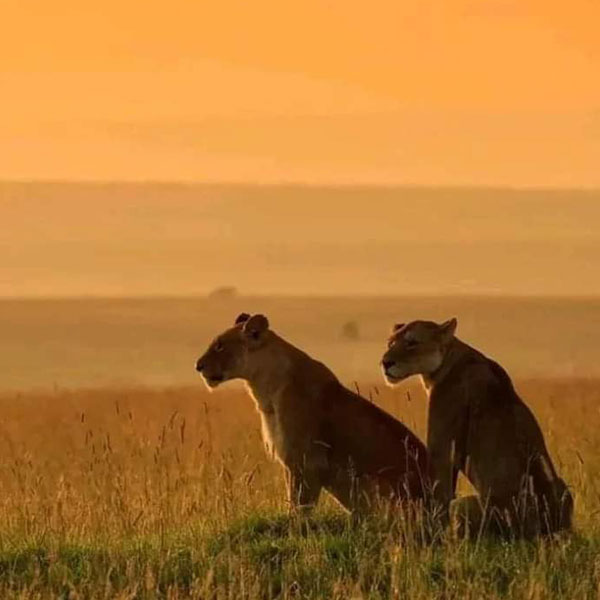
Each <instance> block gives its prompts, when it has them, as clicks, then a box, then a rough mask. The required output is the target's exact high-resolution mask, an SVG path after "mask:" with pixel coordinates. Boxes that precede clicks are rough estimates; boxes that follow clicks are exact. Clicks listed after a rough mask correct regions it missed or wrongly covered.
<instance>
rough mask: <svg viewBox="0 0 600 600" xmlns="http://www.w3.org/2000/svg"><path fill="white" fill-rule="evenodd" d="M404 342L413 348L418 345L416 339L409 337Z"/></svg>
mask: <svg viewBox="0 0 600 600" xmlns="http://www.w3.org/2000/svg"><path fill="white" fill-rule="evenodd" d="M405 344H406V347H407V348H415V347H416V346H418V345H419V342H417V340H413V339H409V340H405Z"/></svg>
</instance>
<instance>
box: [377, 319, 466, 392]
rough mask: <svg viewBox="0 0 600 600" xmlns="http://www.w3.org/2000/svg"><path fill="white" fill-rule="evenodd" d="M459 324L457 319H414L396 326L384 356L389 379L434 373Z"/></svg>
mask: <svg viewBox="0 0 600 600" xmlns="http://www.w3.org/2000/svg"><path fill="white" fill-rule="evenodd" d="M456 325H457V320H456V319H450V320H449V321H446V322H445V323H442V324H438V323H434V322H433V321H412V322H411V323H407V324H404V323H401V324H400V323H399V324H397V325H395V326H394V329H393V331H392V335H391V336H390V339H389V342H388V349H387V352H386V353H385V354H384V355H383V358H382V359H381V366H382V368H383V373H384V376H385V379H386V381H387V382H388V383H390V384H394V383H398V382H399V381H402V380H403V379H406V378H407V377H410V376H411V375H431V374H432V373H435V371H437V370H438V369H439V368H440V367H441V366H442V362H443V361H444V356H445V354H446V350H447V348H448V345H449V343H450V342H451V341H452V338H453V337H454V332H455V331H456Z"/></svg>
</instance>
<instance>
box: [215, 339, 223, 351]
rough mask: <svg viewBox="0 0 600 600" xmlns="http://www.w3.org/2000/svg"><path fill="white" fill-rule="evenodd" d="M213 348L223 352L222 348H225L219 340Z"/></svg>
mask: <svg viewBox="0 0 600 600" xmlns="http://www.w3.org/2000/svg"><path fill="white" fill-rule="evenodd" d="M213 350H214V351H215V352H221V350H223V344H221V342H219V341H218V340H217V341H216V342H215V343H214V344H213Z"/></svg>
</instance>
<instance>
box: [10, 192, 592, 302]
mask: <svg viewBox="0 0 600 600" xmlns="http://www.w3.org/2000/svg"><path fill="white" fill-rule="evenodd" d="M0 211H1V212H2V215H3V221H4V223H3V224H4V227H3V230H2V232H1V233H0V249H1V250H2V252H3V256H4V257H5V263H6V264H5V266H4V267H3V269H2V271H1V272H0V296H3V297H7V296H10V297H30V296H38V297H41V296H46V297H47V296H54V297H57V296H58V297H63V296H88V297H89V296H100V297H107V296H108V297H127V296H176V297H177V296H203V295H206V294H207V293H210V292H211V291H212V290H214V289H215V288H219V287H222V286H234V287H236V288H237V289H238V290H239V291H240V293H242V294H245V295H256V294H259V295H267V296H268V295H292V296H298V295H300V296H302V295H323V296H336V295H337V296H346V295H358V296H361V295H370V296H406V295H412V296H414V295H428V294H429V295H459V296H460V295H507V296H540V295H542V296H565V295H566V296H597V295H599V294H600V279H599V278H598V277H597V272H598V256H600V231H599V229H598V227H597V224H598V222H600V191H575V190H554V191H552V190H514V189H513V190H509V189H497V188H437V189H436V188H416V187H382V186H375V187H368V186H367V187H366V186H360V187H315V186H290V185H287V186H274V185H270V186H257V185H253V186H248V185H247V186H243V185H235V186H232V185H215V184H205V185H200V184H156V183H155V184H148V183H146V184H142V183H138V184H133V183H121V184H116V183H112V184H109V183H95V184H90V183H7V182H4V183H1V182H0Z"/></svg>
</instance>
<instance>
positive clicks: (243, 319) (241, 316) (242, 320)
mask: <svg viewBox="0 0 600 600" xmlns="http://www.w3.org/2000/svg"><path fill="white" fill-rule="evenodd" d="M249 318H250V315H249V314H248V313H241V314H239V315H238V316H237V319H236V320H235V325H240V324H241V323H245V322H246V321H247V320H248V319H249Z"/></svg>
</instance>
